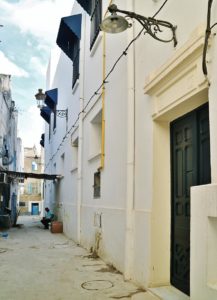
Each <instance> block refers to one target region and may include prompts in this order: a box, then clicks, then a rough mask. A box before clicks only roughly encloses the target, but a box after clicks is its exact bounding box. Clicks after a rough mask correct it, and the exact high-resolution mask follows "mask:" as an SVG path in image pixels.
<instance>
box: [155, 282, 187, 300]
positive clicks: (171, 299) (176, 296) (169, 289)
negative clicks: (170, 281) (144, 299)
mask: <svg viewBox="0 0 217 300" xmlns="http://www.w3.org/2000/svg"><path fill="white" fill-rule="evenodd" d="M149 291H151V292H152V293H153V294H155V295H156V296H158V297H160V299H162V300H190V297H189V296H187V295H185V294H184V293H182V292H180V291H179V290H178V289H176V288H174V287H173V286H171V285H169V286H162V287H156V288H150V289H149Z"/></svg>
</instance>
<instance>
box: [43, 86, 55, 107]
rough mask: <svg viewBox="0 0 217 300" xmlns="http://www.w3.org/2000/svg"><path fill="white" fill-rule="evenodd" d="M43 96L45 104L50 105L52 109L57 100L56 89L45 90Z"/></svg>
mask: <svg viewBox="0 0 217 300" xmlns="http://www.w3.org/2000/svg"><path fill="white" fill-rule="evenodd" d="M45 96H46V97H45V100H44V102H45V104H47V106H48V107H50V109H52V110H54V108H55V107H56V105H57V100H58V89H53V90H49V91H46V92H45Z"/></svg>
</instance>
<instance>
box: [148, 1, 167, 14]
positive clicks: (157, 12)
mask: <svg viewBox="0 0 217 300" xmlns="http://www.w3.org/2000/svg"><path fill="white" fill-rule="evenodd" d="M167 2H168V0H165V1H164V3H163V4H162V5H161V7H160V8H159V9H158V10H157V11H156V13H155V14H154V15H153V17H152V18H155V17H156V16H157V15H158V14H159V12H160V11H161V10H162V9H163V7H164V5H165V4H166V3H167Z"/></svg>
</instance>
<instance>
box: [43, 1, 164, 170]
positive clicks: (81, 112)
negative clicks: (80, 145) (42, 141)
mask: <svg viewBox="0 0 217 300" xmlns="http://www.w3.org/2000/svg"><path fill="white" fill-rule="evenodd" d="M167 2H168V0H165V1H164V3H163V4H162V5H161V7H160V8H159V9H158V10H157V12H156V13H155V14H154V15H153V17H152V18H154V17H155V16H156V15H158V14H159V12H160V11H161V10H162V9H163V7H164V6H165V4H166V3H167ZM144 29H145V28H142V29H141V30H140V31H139V33H138V34H137V35H136V37H135V38H133V39H132V40H131V41H130V42H129V44H128V45H127V47H126V48H125V49H124V51H123V52H122V53H121V55H120V56H119V57H118V58H117V59H116V61H115V63H114V64H113V66H112V67H111V69H110V70H109V72H108V73H107V75H106V77H105V79H104V80H103V81H102V83H101V84H100V86H99V87H98V88H97V89H96V91H95V92H94V93H93V94H92V96H91V97H90V98H89V100H88V101H87V103H86V105H85V106H84V108H83V109H82V111H80V112H79V113H78V116H77V119H76V120H75V122H74V123H73V124H72V126H71V127H70V129H69V130H68V131H67V132H66V134H65V135H64V137H63V138H62V141H61V143H60V144H59V146H58V148H57V150H56V151H55V153H54V154H53V155H52V157H51V158H50V159H49V160H48V163H47V164H46V165H45V170H46V168H47V167H48V165H49V164H50V162H51V161H52V160H53V158H54V157H55V156H56V154H57V153H58V152H59V150H60V147H61V146H62V145H63V142H64V140H65V139H66V137H67V135H69V134H70V133H71V131H72V130H73V129H74V128H75V127H77V126H78V125H77V126H76V124H77V122H78V120H79V118H80V115H81V114H84V113H86V112H85V109H86V108H87V107H88V105H89V104H90V102H91V101H92V100H93V99H94V98H95V96H99V97H101V96H102V93H101V94H99V91H100V90H101V88H102V87H104V86H105V84H107V83H108V81H107V79H108V78H109V77H110V75H111V74H112V73H113V72H114V70H115V68H116V66H117V64H118V63H119V61H120V60H121V59H122V57H124V56H126V55H127V51H128V50H129V48H130V46H131V45H132V44H133V43H134V42H135V41H136V40H137V39H138V38H139V37H140V36H141V34H142V32H143V31H144Z"/></svg>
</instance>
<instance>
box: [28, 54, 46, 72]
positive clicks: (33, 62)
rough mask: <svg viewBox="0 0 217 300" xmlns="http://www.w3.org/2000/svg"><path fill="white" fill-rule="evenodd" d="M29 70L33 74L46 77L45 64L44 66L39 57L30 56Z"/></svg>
mask: <svg viewBox="0 0 217 300" xmlns="http://www.w3.org/2000/svg"><path fill="white" fill-rule="evenodd" d="M30 68H31V70H32V71H33V72H38V73H39V74H40V75H42V76H44V77H45V75H46V71H47V64H44V63H43V62H42V61H41V60H40V58H39V57H36V56H32V57H31V59H30Z"/></svg>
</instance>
